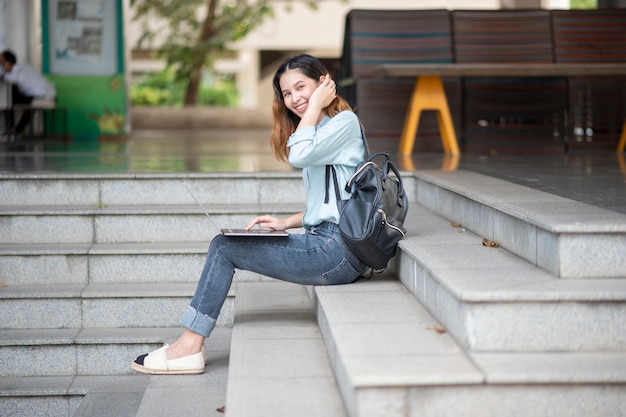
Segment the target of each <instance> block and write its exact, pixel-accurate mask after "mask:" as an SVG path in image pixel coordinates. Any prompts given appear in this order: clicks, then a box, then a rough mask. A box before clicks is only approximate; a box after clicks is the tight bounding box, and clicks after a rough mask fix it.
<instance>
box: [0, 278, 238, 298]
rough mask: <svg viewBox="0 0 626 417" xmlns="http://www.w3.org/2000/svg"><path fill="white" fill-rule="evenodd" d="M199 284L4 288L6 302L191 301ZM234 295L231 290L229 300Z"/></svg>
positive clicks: (11, 286) (99, 284) (3, 296)
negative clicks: (94, 300)
mask: <svg viewBox="0 0 626 417" xmlns="http://www.w3.org/2000/svg"><path fill="white" fill-rule="evenodd" d="M196 286H197V283H196V282H174V283H112V284H107V283H98V284H93V283H92V284H51V285H42V284H26V285H9V286H6V287H2V288H0V300H2V299H7V300H8V299H44V300H45V299H64V298H65V299H71V298H81V299H89V298H180V297H185V298H187V297H191V296H193V293H194V292H195V288H196ZM230 295H234V288H232V287H231V289H230V291H229V296H230Z"/></svg>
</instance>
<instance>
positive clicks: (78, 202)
mask: <svg viewBox="0 0 626 417" xmlns="http://www.w3.org/2000/svg"><path fill="white" fill-rule="evenodd" d="M183 181H184V182H185V183H186V184H187V186H188V187H189V188H190V189H191V190H192V191H193V193H194V195H195V196H196V197H197V198H198V200H200V202H201V203H203V204H206V205H211V204H223V205H231V204H247V205H254V204H256V205H259V206H266V205H270V206H271V205H280V204H302V203H304V202H305V201H306V197H305V194H304V189H303V188H302V178H301V174H300V173H299V172H295V171H294V172H291V173H224V174H219V173H207V174H175V173H169V174H45V173H37V174H28V173H25V174H6V173H4V174H0V195H2V196H3V206H33V207H42V206H82V207H85V206H87V207H95V208H102V207H106V206H124V205H186V204H194V201H193V199H192V198H191V196H190V195H189V194H188V192H187V190H185V188H184V187H183V185H182V182H183Z"/></svg>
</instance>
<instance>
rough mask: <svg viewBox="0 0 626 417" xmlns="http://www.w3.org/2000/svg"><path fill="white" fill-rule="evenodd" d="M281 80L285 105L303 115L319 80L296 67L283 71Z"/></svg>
mask: <svg viewBox="0 0 626 417" xmlns="http://www.w3.org/2000/svg"><path fill="white" fill-rule="evenodd" d="M279 82H280V91H281V94H282V97H283V101H284V102H285V107H287V109H289V110H291V111H292V112H293V113H294V114H296V115H298V116H299V117H302V115H303V114H304V112H305V111H306V109H307V108H308V104H309V97H311V94H313V91H315V89H316V88H317V84H318V82H317V80H314V79H312V78H309V77H307V76H306V75H304V73H303V72H302V71H301V70H300V69H298V68H296V69H291V70H288V71H286V72H285V73H283V75H281V77H280V81H279Z"/></svg>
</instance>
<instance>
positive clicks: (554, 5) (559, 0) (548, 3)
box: [541, 0, 570, 9]
mask: <svg viewBox="0 0 626 417" xmlns="http://www.w3.org/2000/svg"><path fill="white" fill-rule="evenodd" d="M569 2H570V0H542V1H541V6H542V7H543V8H544V9H569V7H570V5H569Z"/></svg>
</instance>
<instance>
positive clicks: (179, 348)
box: [167, 330, 205, 360]
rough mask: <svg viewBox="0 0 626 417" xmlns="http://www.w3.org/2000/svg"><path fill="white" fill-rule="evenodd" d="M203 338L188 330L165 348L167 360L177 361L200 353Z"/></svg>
mask: <svg viewBox="0 0 626 417" xmlns="http://www.w3.org/2000/svg"><path fill="white" fill-rule="evenodd" d="M204 339H205V338H204V336H201V335H199V334H197V333H194V332H192V331H190V330H185V332H184V333H183V334H182V335H181V336H180V337H179V338H178V340H176V341H175V342H174V343H172V344H171V345H170V346H169V347H168V348H167V359H168V360H172V359H178V358H182V357H184V356H189V355H193V354H196V353H200V351H201V350H202V345H203V344H204Z"/></svg>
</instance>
